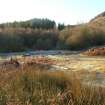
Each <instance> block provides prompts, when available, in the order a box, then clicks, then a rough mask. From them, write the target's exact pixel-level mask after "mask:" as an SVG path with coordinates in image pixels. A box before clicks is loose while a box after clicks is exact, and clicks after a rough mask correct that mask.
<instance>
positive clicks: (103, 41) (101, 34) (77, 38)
mask: <svg viewBox="0 0 105 105" xmlns="http://www.w3.org/2000/svg"><path fill="white" fill-rule="evenodd" d="M58 45H59V48H60V49H68V50H81V49H86V48H90V47H92V46H100V45H105V30H104V27H98V26H89V25H88V24H83V25H80V26H76V27H74V28H66V29H65V30H63V31H61V32H60V35H59V44H58Z"/></svg>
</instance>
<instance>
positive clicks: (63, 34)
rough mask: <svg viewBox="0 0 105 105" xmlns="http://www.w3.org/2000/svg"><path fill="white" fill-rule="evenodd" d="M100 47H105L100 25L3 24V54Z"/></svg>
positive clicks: (42, 21)
mask: <svg viewBox="0 0 105 105" xmlns="http://www.w3.org/2000/svg"><path fill="white" fill-rule="evenodd" d="M97 45H105V30H104V27H100V25H99V26H98V25H93V24H92V25H91V24H82V25H75V26H70V25H69V26H65V25H64V24H58V25H56V23H55V22H54V21H52V20H49V19H32V20H29V21H26V22H13V23H6V24H1V25H0V52H13V51H14V52H15V51H26V50H56V49H57V50H81V49H85V48H89V47H92V46H97Z"/></svg>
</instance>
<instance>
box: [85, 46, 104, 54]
mask: <svg viewBox="0 0 105 105" xmlns="http://www.w3.org/2000/svg"><path fill="white" fill-rule="evenodd" d="M83 54H84V55H88V56H105V47H100V48H92V49H89V50H87V51H85V52H83Z"/></svg>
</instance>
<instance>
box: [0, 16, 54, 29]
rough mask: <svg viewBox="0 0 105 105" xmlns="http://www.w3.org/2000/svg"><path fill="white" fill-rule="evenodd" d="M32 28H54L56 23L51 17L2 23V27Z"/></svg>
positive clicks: (0, 26)
mask: <svg viewBox="0 0 105 105" xmlns="http://www.w3.org/2000/svg"><path fill="white" fill-rule="evenodd" d="M7 27H9V28H10V27H11V28H32V29H47V30H48V29H53V28H54V27H56V23H55V21H53V20H49V19H37V18H35V19H31V20H28V21H21V22H17V21H15V22H13V23H5V24H0V28H7Z"/></svg>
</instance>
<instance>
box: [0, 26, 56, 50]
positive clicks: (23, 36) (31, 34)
mask: <svg viewBox="0 0 105 105" xmlns="http://www.w3.org/2000/svg"><path fill="white" fill-rule="evenodd" d="M57 41H58V32H55V31H53V30H50V31H48V30H38V29H35V30H33V29H30V28H28V29H25V28H19V29H17V28H8V29H3V30H2V31H1V32H0V52H11V51H14V52H15V51H24V50H25V51H26V50H51V49H55V47H56V44H57Z"/></svg>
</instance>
